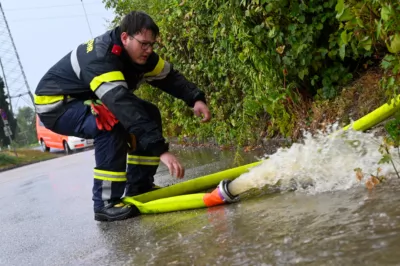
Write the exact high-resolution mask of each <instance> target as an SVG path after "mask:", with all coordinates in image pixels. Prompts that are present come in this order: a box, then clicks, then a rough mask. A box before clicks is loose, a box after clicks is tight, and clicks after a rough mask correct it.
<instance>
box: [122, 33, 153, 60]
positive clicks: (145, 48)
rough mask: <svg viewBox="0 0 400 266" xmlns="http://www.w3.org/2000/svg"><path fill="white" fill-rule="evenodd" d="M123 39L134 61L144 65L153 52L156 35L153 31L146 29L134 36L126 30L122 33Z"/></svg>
mask: <svg viewBox="0 0 400 266" xmlns="http://www.w3.org/2000/svg"><path fill="white" fill-rule="evenodd" d="M121 41H122V44H123V45H124V48H125V50H126V51H127V52H128V54H129V56H130V57H131V59H132V60H133V62H135V63H137V64H140V65H143V64H145V63H146V61H147V59H148V58H149V56H150V54H151V53H152V52H153V44H154V43H155V37H154V35H153V32H151V31H150V30H146V29H144V30H142V31H141V32H140V33H138V34H136V35H133V36H129V35H128V34H127V33H126V32H123V33H121Z"/></svg>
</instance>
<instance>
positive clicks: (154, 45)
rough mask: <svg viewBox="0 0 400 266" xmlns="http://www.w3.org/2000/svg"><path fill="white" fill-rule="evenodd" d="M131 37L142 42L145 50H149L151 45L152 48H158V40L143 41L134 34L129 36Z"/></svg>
mask: <svg viewBox="0 0 400 266" xmlns="http://www.w3.org/2000/svg"><path fill="white" fill-rule="evenodd" d="M129 37H130V38H133V39H135V40H136V41H137V42H138V43H140V44H141V46H142V49H143V50H147V49H149V48H150V47H151V49H157V48H158V43H157V42H143V41H141V40H138V39H136V38H135V37H133V36H129Z"/></svg>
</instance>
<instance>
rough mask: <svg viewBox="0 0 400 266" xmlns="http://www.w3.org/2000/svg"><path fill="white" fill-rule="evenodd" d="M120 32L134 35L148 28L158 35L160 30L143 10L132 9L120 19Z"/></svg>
mask: <svg viewBox="0 0 400 266" xmlns="http://www.w3.org/2000/svg"><path fill="white" fill-rule="evenodd" d="M119 26H120V29H121V32H126V33H128V35H135V34H138V33H140V32H142V30H144V29H146V30H150V31H151V32H152V33H153V34H154V36H155V37H157V36H158V34H159V33H160V30H159V28H158V26H157V24H156V23H155V22H154V20H153V19H152V18H151V17H150V16H149V15H148V14H146V13H145V12H143V11H132V12H130V13H129V14H127V15H125V17H124V18H123V19H122V20H121V23H120V25H119Z"/></svg>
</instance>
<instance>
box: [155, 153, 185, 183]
mask: <svg viewBox="0 0 400 266" xmlns="http://www.w3.org/2000/svg"><path fill="white" fill-rule="evenodd" d="M160 160H161V162H163V163H164V164H165V165H166V166H167V167H168V169H169V173H170V175H172V176H174V175H175V176H176V177H177V178H183V176H184V175H185V169H184V168H183V166H182V165H181V163H180V162H179V161H178V159H177V158H176V157H175V156H174V155H173V154H172V153H170V152H165V153H163V154H161V156H160Z"/></svg>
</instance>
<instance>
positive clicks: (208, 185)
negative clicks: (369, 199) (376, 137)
mask: <svg viewBox="0 0 400 266" xmlns="http://www.w3.org/2000/svg"><path fill="white" fill-rule="evenodd" d="M399 103H400V96H398V97H397V98H396V99H393V100H392V101H391V103H390V104H384V105H382V106H381V107H379V108H377V109H376V110H374V111H373V112H371V113H369V114H367V115H365V116H364V117H362V118H360V119H358V120H357V121H355V122H354V123H352V124H351V125H348V126H346V127H344V128H343V129H341V130H339V132H337V131H336V132H334V133H339V134H342V133H343V132H345V131H347V130H348V129H350V128H352V129H353V130H354V131H364V130H367V129H369V128H371V127H373V126H375V125H376V124H378V123H380V122H382V121H383V120H385V119H387V118H388V117H390V116H391V115H393V114H394V113H395V112H397V111H398V110H399V109H400V104H399ZM333 135H334V136H333ZM331 136H333V138H331V139H334V138H335V136H337V134H331ZM306 141H309V143H307V145H308V146H310V147H313V146H315V144H316V143H313V141H315V140H314V139H312V138H311V137H309V138H308V139H306ZM317 143H318V142H317ZM343 143H344V141H341V142H339V143H335V142H330V143H328V144H329V145H332V146H335V148H336V150H335V152H336V153H335V154H334V156H333V157H337V158H336V159H337V161H336V163H338V165H340V166H341V167H342V168H345V169H347V170H348V169H350V168H351V167H352V166H353V163H354V162H353V161H350V162H347V159H350V158H346V157H345V156H346V155H347V153H350V152H353V153H355V154H357V151H354V150H351V147H349V146H351V145H343ZM318 144H321V143H318ZM347 144H348V143H347ZM365 144H366V145H370V146H369V148H370V149H371V150H372V149H374V147H372V146H371V145H372V144H371V143H370V142H368V141H367V142H366V143H365ZM336 145H343V146H340V147H337V146H336ZM302 148H303V146H301V145H298V144H294V145H292V149H291V150H289V151H288V153H287V154H284V152H281V153H280V154H279V155H281V156H284V158H285V160H282V158H279V157H274V156H273V155H272V156H270V158H269V159H268V160H264V161H259V162H255V163H252V164H248V165H244V166H240V167H236V168H232V169H228V170H225V171H221V172H218V173H214V174H211V175H208V176H203V177H199V178H195V179H192V180H189V181H185V182H181V183H178V184H175V185H172V186H169V187H165V188H161V189H158V190H155V191H151V192H148V193H144V194H141V195H137V196H134V197H125V198H123V199H122V200H123V201H124V202H125V203H126V204H132V205H135V206H136V207H137V208H138V209H139V211H140V213H141V214H150V213H163V212H171V211H180V210H188V209H198V208H207V207H213V206H217V205H222V204H229V203H234V202H237V201H238V200H239V196H240V194H242V193H244V192H246V191H248V190H249V189H251V188H253V187H256V186H259V185H264V184H257V180H256V178H253V177H254V176H262V177H264V179H269V180H268V182H269V183H268V184H275V183H277V182H278V181H279V179H280V178H282V177H285V174H287V173H285V172H284V171H283V170H284V169H290V170H291V171H292V173H293V172H298V173H300V174H305V175H307V174H310V173H308V172H307V171H305V173H304V165H305V164H307V163H309V164H312V163H321V162H322V163H326V164H327V165H329V161H328V162H325V161H324V160H322V161H321V159H320V158H318V156H314V157H317V158H318V160H317V162H304V158H296V156H292V154H291V153H290V152H293V153H295V154H297V155H298V154H302V150H301V149H302ZM346 149H350V150H346ZM327 150H328V152H330V151H331V150H330V147H328V148H327ZM312 152H314V153H318V151H316V150H312ZM274 155H275V154H274ZM320 156H322V157H324V154H320ZM369 156H371V155H369ZM374 156H375V157H376V156H378V154H374ZM328 157H329V154H328ZM328 157H327V158H328ZM375 159H376V158H373V160H375ZM274 160H275V161H274ZM262 163H263V166H262V167H257V166H259V165H260V164H262ZM264 163H265V164H264ZM369 164H371V162H370V161H368V162H366V165H369ZM282 169H283V170H282ZM249 170H251V171H249ZM306 170H309V169H306ZM322 170H323V169H321V171H322ZM339 170H342V169H338V172H339ZM302 171H303V172H302ZM282 172H283V173H282ZM311 174H313V173H311ZM314 174H315V173H314ZM318 174H321V175H323V173H320V172H319V173H318ZM342 174H343V173H342ZM328 175H329V173H328ZM325 176H326V175H325ZM238 177H239V178H238ZM264 181H265V180H264ZM324 181H326V180H324ZM354 182H355V181H354ZM336 185H338V186H340V185H341V186H342V188H343V189H346V188H348V186H351V185H352V184H334V185H331V187H328V188H319V189H320V191H324V189H325V190H332V187H334V186H336ZM213 187H214V188H215V187H216V188H215V189H214V190H213V191H212V192H210V193H198V192H199V191H205V190H208V189H212V188H213ZM191 193H192V194H191Z"/></svg>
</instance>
